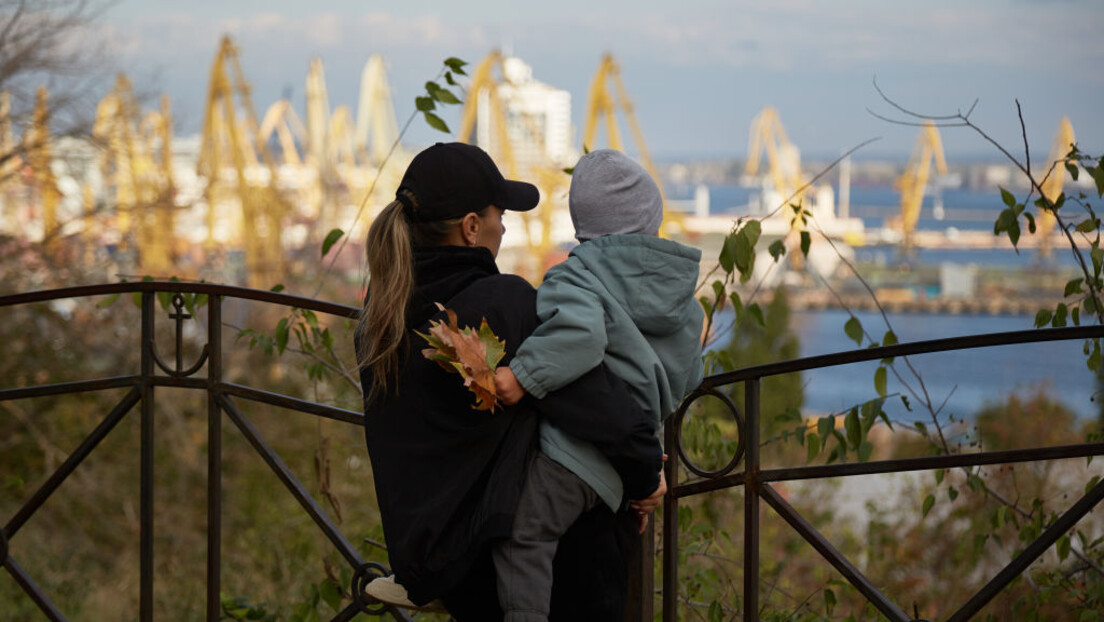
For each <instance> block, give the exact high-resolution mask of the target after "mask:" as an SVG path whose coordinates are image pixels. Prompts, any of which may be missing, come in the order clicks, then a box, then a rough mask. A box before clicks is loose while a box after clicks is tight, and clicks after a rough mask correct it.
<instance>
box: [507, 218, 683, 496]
mask: <svg viewBox="0 0 1104 622" xmlns="http://www.w3.org/2000/svg"><path fill="white" fill-rule="evenodd" d="M700 261H701V251H699V250H697V249H695V248H690V247H689V246H684V245H682V244H679V243H677V242H674V241H671V240H664V239H661V238H657V237H653V236H650V235H638V234H629V235H610V236H604V237H600V238H595V239H593V240H590V241H587V242H584V243H583V244H580V245H579V246H577V247H576V248H575V249H574V250H573V251H572V252H571V256H570V257H568V259H567V260H566V261H564V262H563V263H561V264H559V265H557V266H554V267H553V268H552V269H550V270H549V271H548V273H547V274H546V275H545V278H544V282H543V283H542V284H541V286H540V287H539V288H538V289H537V315H538V316H539V318H540V320H541V324H540V326H538V327H537V329H536V330H535V331H534V332H533V333H532V334H531V335H530V336H529V337H528V338H526V339H525V341H524V342H523V343H522V344H521V346H519V348H518V351H517V355H516V356H515V357H514V359H513V360H512V361H511V362H510V369H511V370H512V371H513V372H514V375H515V376H516V377H517V379H518V382H519V383H520V384H521V386H522V387H524V388H525V390H526V391H527V392H528V393H529V394H530V395H532V396H534V397H536V398H541V397H544V396H545V395H547V394H548V392H549V391H553V390H555V389H558V388H560V387H563V386H565V385H567V384H568V383H570V382H571V381H572V380H575V379H576V378H578V377H580V376H581V375H583V374H584V373H586V372H587V371H589V370H590V369H592V368H594V367H595V366H597V365H598V364H599V363H605V365H606V367H607V368H608V369H609V370H610V371H611V372H612V373H613V374H615V375H617V376H618V377H619V378H621V379H622V380H624V381H625V383H626V384H627V385H628V386H629V392H630V393H631V394H632V396H633V398H634V399H635V400H636V401H637V403H638V404H639V405H640V406H641V408H643V409H644V410H645V411H646V412H648V413H650V414H651V415H652V416H654V417H655V418H656V422H657V424H658V423H662V422H663V421H664V420H665V419H666V418H667V417H668V416H670V415H671V414H672V413H674V412H675V410H676V409H677V408H678V406H679V403H680V402H681V401H682V399H683V398H684V397H685V396H686V395H687V394H689V393H690V392H691V391H693V390H694V389H695V388H697V386H698V385H699V384H701V381H702V378H703V375H704V368H703V364H702V358H701V354H702V351H701V331H702V326H703V322H704V319H705V312H704V311H703V310H702V307H701V305H700V304H699V303H698V301H697V300H696V299H695V298H694V289H695V286H696V284H697V279H698V270H699V269H698V266H699V263H700ZM594 416H595V417H601V416H602V413H600V412H596V413H594ZM657 428H658V425H657ZM540 443H541V450H542V451H543V452H544V453H545V454H547V455H548V457H550V458H552V459H553V460H555V461H556V462H558V463H560V464H562V465H563V466H565V467H567V468H568V469H569V470H570V471H572V472H573V473H575V474H576V475H578V476H579V477H580V478H581V479H582V480H583V481H585V482H586V483H587V484H589V485H590V486H591V488H593V489H594V490H595V491H596V492H597V493H598V494H599V496H600V497H601V498H602V500H603V501H605V502H606V504H607V505H609V506H610V507H611V508H612V509H613V510H615V511H616V510H617V509H618V508H619V507H620V506H621V503H622V501H623V499H622V497H623V493H624V490H623V487H622V484H621V480H620V478H619V477H618V476H617V472H616V471H615V470H614V468H613V466H612V465H611V464H610V462H609V460H607V459H606V458H605V457H604V456H603V455H602V454H601V453H600V452H599V451H598V450H597V449H596V448H595V447H594V446H593V445H592V444H590V443H587V442H584V441H581V440H579V439H576V438H574V437H572V436H570V435H568V434H566V433H564V432H563V431H562V430H559V429H558V428H556V427H555V426H554V425H552V424H551V423H548V422H547V421H542V422H541V432H540Z"/></svg>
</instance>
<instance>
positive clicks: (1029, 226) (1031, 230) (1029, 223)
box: [1023, 212, 1035, 234]
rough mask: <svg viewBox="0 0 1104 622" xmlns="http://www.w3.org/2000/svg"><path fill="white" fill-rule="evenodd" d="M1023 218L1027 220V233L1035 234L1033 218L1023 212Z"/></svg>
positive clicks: (1028, 213)
mask: <svg viewBox="0 0 1104 622" xmlns="http://www.w3.org/2000/svg"><path fill="white" fill-rule="evenodd" d="M1023 217H1024V218H1026V219H1027V231H1028V233H1031V234H1034V233H1035V217H1034V216H1032V215H1031V213H1030V212H1024V215H1023Z"/></svg>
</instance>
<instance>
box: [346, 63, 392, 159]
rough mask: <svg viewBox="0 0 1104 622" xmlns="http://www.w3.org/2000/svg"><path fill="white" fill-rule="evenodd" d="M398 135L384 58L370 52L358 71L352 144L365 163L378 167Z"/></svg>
mask: <svg viewBox="0 0 1104 622" xmlns="http://www.w3.org/2000/svg"><path fill="white" fill-rule="evenodd" d="M398 137H399V124H398V121H397V120H396V119H395V105H394V103H393V102H392V101H391V87H390V86H389V85H388V83H387V71H386V68H385V67H384V63H383V57H382V56H380V55H379V54H373V55H372V56H371V57H369V58H368V62H367V63H365V65H364V70H363V71H362V72H361V74H360V97H359V99H358V102H357V116H356V134H355V146H356V150H357V153H358V154H359V155H361V156H362V157H363V156H367V157H363V160H362V161H364V162H369V163H371V164H373V165H374V166H380V164H381V163H382V162H383V159H384V158H386V157H387V154H388V152H389V151H391V146H392V145H393V144H395V141H396V140H397V139H398Z"/></svg>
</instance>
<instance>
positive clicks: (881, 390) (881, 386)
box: [874, 367, 886, 397]
mask: <svg viewBox="0 0 1104 622" xmlns="http://www.w3.org/2000/svg"><path fill="white" fill-rule="evenodd" d="M874 390H875V391H877V392H878V395H880V396H882V397H885V396H886V368H885V367H878V370H877V371H875V372H874Z"/></svg>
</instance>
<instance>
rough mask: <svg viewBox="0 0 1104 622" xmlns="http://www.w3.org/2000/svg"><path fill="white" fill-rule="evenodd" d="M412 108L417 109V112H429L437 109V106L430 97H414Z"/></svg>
mask: <svg viewBox="0 0 1104 622" xmlns="http://www.w3.org/2000/svg"><path fill="white" fill-rule="evenodd" d="M414 107H415V108H417V109H418V111H419V112H429V111H430V110H433V109H435V108H437V104H435V103H434V102H433V98H432V97H415V98H414Z"/></svg>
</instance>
